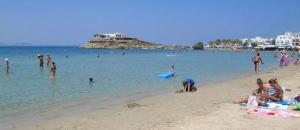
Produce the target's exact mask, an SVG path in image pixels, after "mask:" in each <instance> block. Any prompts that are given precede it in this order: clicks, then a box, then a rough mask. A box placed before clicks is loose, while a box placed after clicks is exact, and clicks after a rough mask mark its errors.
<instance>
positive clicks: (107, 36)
mask: <svg viewBox="0 0 300 130" xmlns="http://www.w3.org/2000/svg"><path fill="white" fill-rule="evenodd" d="M94 37H95V38H101V39H113V38H123V37H124V35H123V34H122V33H106V34H95V35H94Z"/></svg>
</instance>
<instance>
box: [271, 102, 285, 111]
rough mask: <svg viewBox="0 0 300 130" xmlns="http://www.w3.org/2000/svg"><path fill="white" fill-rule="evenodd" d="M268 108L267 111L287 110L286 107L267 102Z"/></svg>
mask: <svg viewBox="0 0 300 130" xmlns="http://www.w3.org/2000/svg"><path fill="white" fill-rule="evenodd" d="M267 104H268V108H269V109H275V110H287V109H288V105H282V104H278V103H275V102H268V103H267Z"/></svg>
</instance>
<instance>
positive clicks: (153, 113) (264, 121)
mask: <svg viewBox="0 0 300 130" xmlns="http://www.w3.org/2000/svg"><path fill="white" fill-rule="evenodd" d="M299 68H300V66H294V65H291V66H289V67H286V68H277V69H273V70H272V71H268V72H265V73H263V74H259V75H255V74H254V75H250V76H246V77H241V78H237V79H234V80H230V81H225V82H222V83H217V84H212V85H208V86H201V85H200V87H199V90H198V91H197V92H194V93H172V94H170V95H164V96H154V97H148V98H145V99H141V100H138V101H132V102H128V103H126V104H122V105H119V106H116V107H112V108H107V109H101V110H95V111H92V112H86V113H81V114H76V115H72V116H63V117H57V118H53V119H49V120H46V121H41V122H37V123H36V124H30V125H28V126H22V127H12V129H18V130H99V129H107V130H112V129H116V130H117V129H122V130H137V129H170V130H171V129H172V130H174V129H188V130H193V129H210V130H240V129H243V130H253V129H257V128H259V129H264V130H269V129H272V130H298V129H300V128H299V126H298V125H297V124H298V123H299V120H300V118H288V119H285V118H282V117H280V116H261V115H258V114H248V113H247V111H246V109H247V108H246V107H245V106H240V105H236V104H232V103H231V102H232V101H233V100H236V99H239V98H241V97H245V96H247V95H249V94H250V93H251V91H252V90H254V89H255V88H256V84H255V81H256V79H257V78H262V79H263V80H264V81H265V82H266V81H267V80H269V79H270V78H278V79H279V83H280V84H281V85H282V86H286V87H287V88H289V89H291V90H292V91H291V92H284V98H291V97H294V96H295V95H297V94H300V88H299V84H298V81H299V80H300V69H299ZM198 85H199V84H198ZM294 107H295V106H290V107H289V109H292V108H294Z"/></svg>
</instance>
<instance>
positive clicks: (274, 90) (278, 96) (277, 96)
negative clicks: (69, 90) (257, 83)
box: [267, 79, 283, 102]
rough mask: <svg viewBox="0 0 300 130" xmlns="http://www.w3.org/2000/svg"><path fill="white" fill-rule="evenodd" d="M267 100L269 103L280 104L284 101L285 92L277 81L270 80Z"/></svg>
mask: <svg viewBox="0 0 300 130" xmlns="http://www.w3.org/2000/svg"><path fill="white" fill-rule="evenodd" d="M267 99H268V101H269V102H278V101H280V100H282V99H283V90H282V88H281V86H280V85H279V83H278V80H277V79H270V80H269V88H268V96H267Z"/></svg>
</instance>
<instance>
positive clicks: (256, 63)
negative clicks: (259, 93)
mask: <svg viewBox="0 0 300 130" xmlns="http://www.w3.org/2000/svg"><path fill="white" fill-rule="evenodd" d="M252 61H253V63H254V70H255V72H256V73H258V72H259V62H261V63H262V64H264V63H263V62H262V59H261V57H260V54H259V53H256V55H255V56H254V57H253V59H252Z"/></svg>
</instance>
